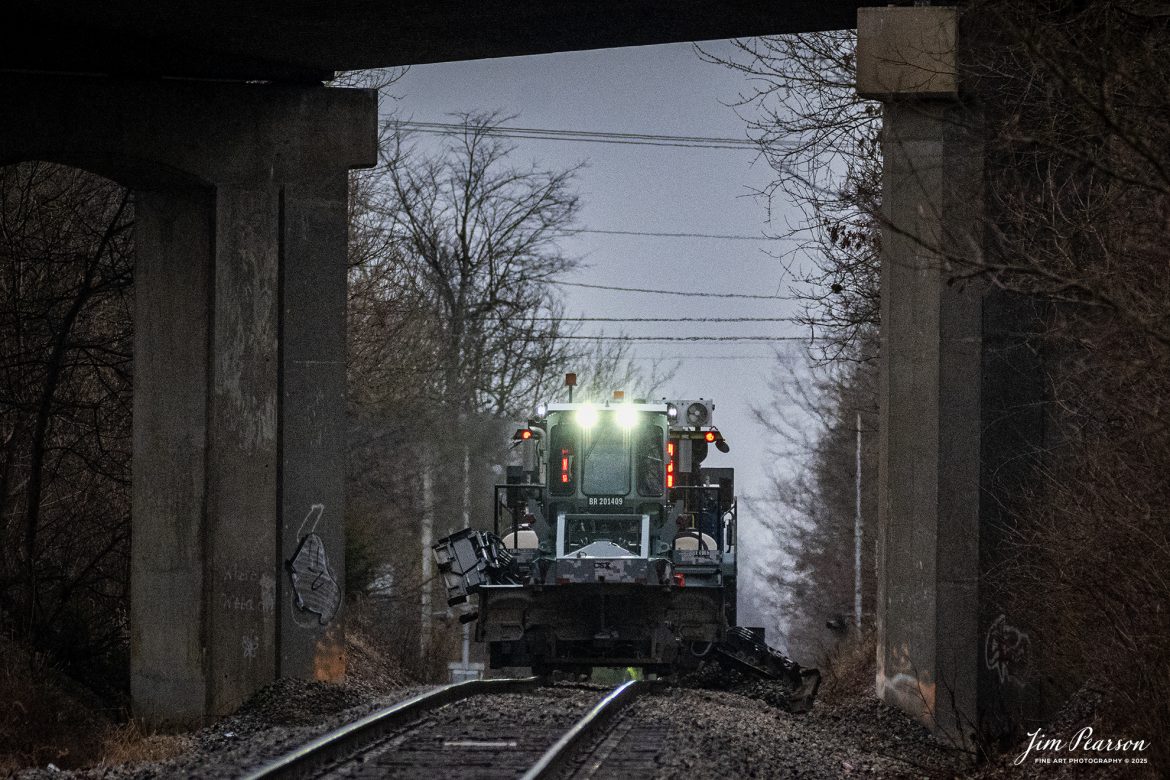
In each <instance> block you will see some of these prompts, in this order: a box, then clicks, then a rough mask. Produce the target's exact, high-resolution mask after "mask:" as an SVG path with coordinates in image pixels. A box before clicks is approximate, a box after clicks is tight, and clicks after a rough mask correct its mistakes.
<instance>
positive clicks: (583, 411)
mask: <svg viewBox="0 0 1170 780" xmlns="http://www.w3.org/2000/svg"><path fill="white" fill-rule="evenodd" d="M577 424H578V425H580V426H581V427H582V428H592V427H593V426H594V425H597V409H595V408H594V407H593V405H592V404H585V405H584V406H582V407H581V408H580V409H578V410H577Z"/></svg>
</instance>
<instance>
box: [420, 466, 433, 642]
mask: <svg viewBox="0 0 1170 780" xmlns="http://www.w3.org/2000/svg"><path fill="white" fill-rule="evenodd" d="M433 463H434V460H433V459H432V458H431V453H430V450H429V449H428V450H426V451H425V452H424V453H423V468H422V504H423V507H422V510H423V511H422V533H421V537H422V599H420V601H421V604H420V605H419V606H420V611H421V615H420V622H419V627H418V652H419V658H426V656H427V651H428V650H430V639H431V543H432V542H433V541H434V536H435V475H434V473H433V472H432V468H433Z"/></svg>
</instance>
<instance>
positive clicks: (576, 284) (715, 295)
mask: <svg viewBox="0 0 1170 780" xmlns="http://www.w3.org/2000/svg"><path fill="white" fill-rule="evenodd" d="M555 284H559V285H561V286H562V287H587V288H589V289H591V290H615V291H617V292H633V293H650V294H652V295H681V296H683V297H686V298H750V299H752V300H756V301H782V300H785V298H784V297H783V296H781V295H749V294H747V293H706V292H690V291H684V290H654V289H649V288H646V287H616V286H612V285H608V284H586V283H585V282H555Z"/></svg>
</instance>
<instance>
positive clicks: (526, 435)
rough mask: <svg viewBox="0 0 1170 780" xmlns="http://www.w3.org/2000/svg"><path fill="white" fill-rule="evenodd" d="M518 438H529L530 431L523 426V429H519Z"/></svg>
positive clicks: (530, 436) (530, 435)
mask: <svg viewBox="0 0 1170 780" xmlns="http://www.w3.org/2000/svg"><path fill="white" fill-rule="evenodd" d="M520 438H521V439H531V438H532V431H530V430H529V429H527V428H525V429H524V430H522V431H520Z"/></svg>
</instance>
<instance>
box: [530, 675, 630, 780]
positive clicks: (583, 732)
mask: <svg viewBox="0 0 1170 780" xmlns="http://www.w3.org/2000/svg"><path fill="white" fill-rule="evenodd" d="M651 685H652V683H651V682H648V681H646V680H630V681H629V682H626V683H623V684H621V685H619V686H618V687H617V688H615V689H614V690H613V691H611V692H610V693H609V694H608V695H607V696H606V697H605V698H604V699H602V700H601V701H599V702H598V703H597V704H596V705H594V707H593V709H591V710H589V712H587V713H585V715H584V716H582V718H581V719H580V720H578V721H577V722H576V723H574V724H573V726H572V727H571V728H570V729H569V730H568V731H566V732H565V733H564V735H563V736H562V737H561V738H560V739H558V740H557V741H556V744H554V745H553V746H552V747H550V748H549V749H548V750H546V751H545V753H544V755H543V756H541V757H540V760H538V761H537V762H536V763H535V764H533V765H532V767H531V768H529V770H528V771H527V772H525V773H524V775H523V776H522V777H521V778H520V780H548V779H549V778H553V777H556V776H557V775H558V774H559V773H560V772H561V771H562V770H563V769H564V768H565V765H566V764H567V763H568V762H569V760H570V759H572V757H573V756H574V755H575V754H576V753H577V751H578V749H580V748H581V747H582V745H583V743H584V742H585V740H587V739H588V738H589V737H592V736H594V735H595V734H597V733H598V732H599V731H601V730H602V729H604V728H605V726H606V724H608V722H609V721H610V720H611V719H612V718H613V716H614V715H616V714H617V713H618V712H619V711H620V710H621V709H622V708H623V707H625V706H626V705H628V704H629V703H630V702H632V701H633V700H634V699H636V698H637V697H638V696H639V695H640V694H642V693H645V692H646V690H647V689H648V688H649V687H650V686H651Z"/></svg>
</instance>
